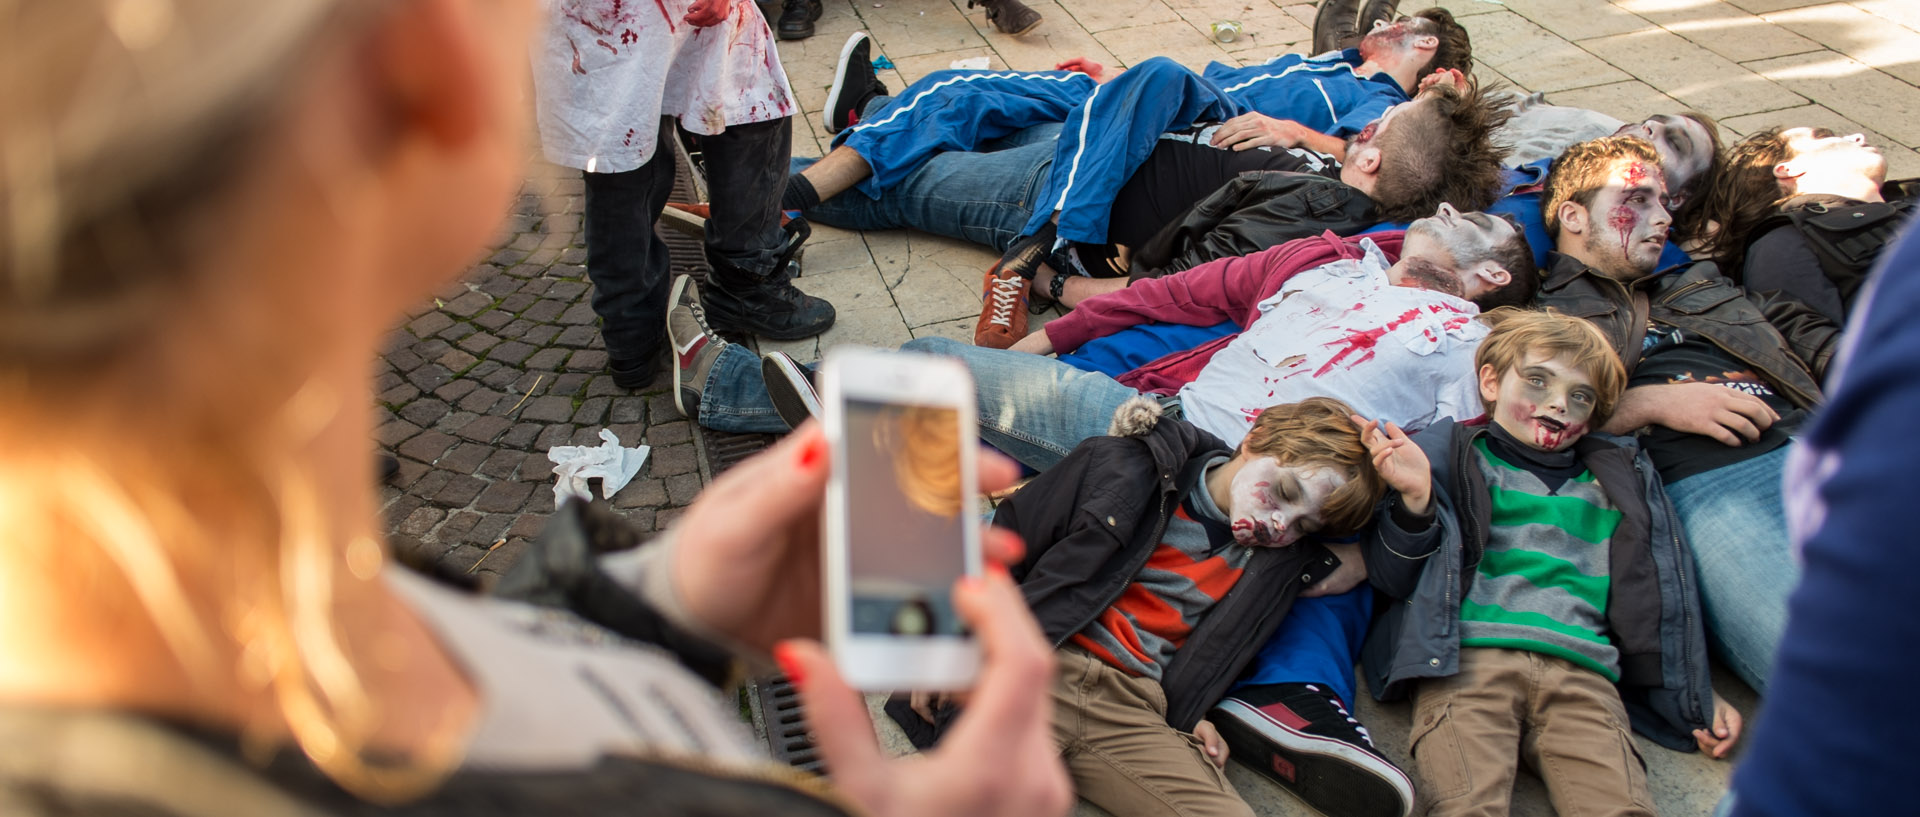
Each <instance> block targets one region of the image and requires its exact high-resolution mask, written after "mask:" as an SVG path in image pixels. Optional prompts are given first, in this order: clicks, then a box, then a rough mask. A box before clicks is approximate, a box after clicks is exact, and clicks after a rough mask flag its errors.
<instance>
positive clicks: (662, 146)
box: [580, 118, 793, 362]
mask: <svg viewBox="0 0 1920 817" xmlns="http://www.w3.org/2000/svg"><path fill="white" fill-rule="evenodd" d="M677 127H678V123H676V122H675V121H674V120H673V119H672V118H663V119H661V120H660V141H659V144H658V145H656V146H655V148H654V152H653V160H652V161H649V162H647V163H646V164H644V165H641V166H640V167H638V168H635V169H633V170H629V171H626V172H624V173H585V172H583V173H581V174H580V175H581V178H583V179H585V181H586V188H587V191H586V202H585V204H586V214H585V218H584V222H585V227H586V243H587V277H588V278H591V279H593V311H594V313H595V314H598V315H599V316H600V324H601V326H600V335H601V337H603V338H605V339H606V342H607V354H608V355H609V356H610V357H612V358H614V359H615V360H616V361H621V362H639V361H648V360H652V359H653V357H654V355H656V354H658V352H659V350H660V347H661V340H662V338H664V337H665V336H666V327H667V308H668V304H667V290H668V286H669V284H670V283H671V282H670V281H669V277H670V276H669V274H668V266H667V262H668V257H667V247H666V245H665V244H664V243H662V242H661V241H660V238H659V237H658V236H656V235H654V233H653V224H654V222H655V221H656V220H658V219H659V218H660V211H661V210H662V209H663V208H665V207H666V205H667V198H668V197H669V196H670V195H671V194H672V193H673V173H674V161H673V139H674V138H675V136H676V134H675V129H676V128H677ZM792 144H793V120H792V119H791V118H784V119H777V120H774V121H771V122H754V123H750V124H745V125H733V126H730V127H728V128H727V129H726V131H725V132H723V133H720V134H716V135H714V136H702V137H700V149H701V151H702V152H703V153H704V154H705V155H706V165H707V191H708V195H709V196H710V197H711V198H712V199H713V201H712V202H711V204H712V206H713V210H712V218H710V219H709V220H708V221H707V236H706V244H707V252H708V253H709V254H711V255H713V256H716V257H718V258H720V259H722V260H724V261H726V262H728V263H731V264H733V265H734V266H737V267H739V268H741V269H744V270H747V271H749V272H751V273H753V274H755V275H757V276H760V277H762V278H773V277H774V276H783V275H786V270H783V269H775V262H777V261H778V260H779V257H780V252H781V250H782V248H783V247H784V246H785V244H786V233H785V232H784V231H782V230H781V229H780V194H781V192H782V191H783V190H784V189H785V187H786V178H787V159H788V156H789V154H790V152H791V150H792Z"/></svg>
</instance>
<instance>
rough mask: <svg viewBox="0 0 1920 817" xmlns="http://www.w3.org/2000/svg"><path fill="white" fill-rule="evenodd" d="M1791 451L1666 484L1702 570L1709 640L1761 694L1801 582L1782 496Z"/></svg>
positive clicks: (1755, 458)
mask: <svg viewBox="0 0 1920 817" xmlns="http://www.w3.org/2000/svg"><path fill="white" fill-rule="evenodd" d="M1791 446H1792V443H1789V444H1787V445H1783V446H1781V447H1779V448H1777V449H1774V450H1773V451H1770V452H1767V453H1766V454H1762V455H1760V456H1758V457H1754V458H1753V459H1750V460H1746V461H1744V462H1737V463H1734V464H1733V465H1729V466H1726V467H1723V468H1716V469H1714V470H1712V471H1708V472H1706V473H1703V474H1695V475H1693V476H1690V477H1687V478H1686V479H1683V480H1680V481H1679V482H1676V483H1673V484H1672V485H1668V486H1667V496H1668V497H1669V498H1671V499H1672V500H1673V509H1674V511H1675V512H1676V513H1678V514H1679V515H1680V524H1681V526H1682V527H1684V528H1685V529H1686V531H1687V541H1688V542H1689V543H1690V544H1691V545H1693V561H1694V564H1696V565H1698V566H1699V568H1700V598H1701V602H1702V603H1703V604H1704V605H1705V606H1706V608H1707V635H1708V636H1709V638H1710V639H1711V640H1712V641H1713V643H1714V645H1715V646H1716V647H1717V648H1718V649H1719V651H1720V655H1721V657H1722V658H1724V659H1725V660H1726V662H1727V664H1728V666H1730V667H1732V668H1733V671H1734V672H1735V673H1736V674H1738V675H1739V676H1740V678H1741V679H1742V680H1744V681H1746V682H1747V683H1748V684H1750V685H1752V686H1753V688H1754V690H1755V691H1758V692H1760V693H1761V694H1765V693H1766V691H1767V673H1768V672H1770V671H1771V670H1772V669H1773V656H1774V653H1775V651H1777V650H1778V649H1779V647H1780V635H1781V633H1782V632H1784V631H1785V630H1786V626H1787V596H1788V594H1790V593H1792V592H1793V587H1794V585H1796V584H1798V583H1799V582H1800V564H1799V562H1798V561H1797V560H1795V558H1794V556H1793V553H1792V552H1791V545H1789V544H1788V542H1787V516H1786V510H1785V507H1784V505H1783V502H1782V500H1781V495H1780V475H1781V468H1782V467H1783V466H1784V465H1785V464H1786V461H1787V449H1788V448H1789V447H1791Z"/></svg>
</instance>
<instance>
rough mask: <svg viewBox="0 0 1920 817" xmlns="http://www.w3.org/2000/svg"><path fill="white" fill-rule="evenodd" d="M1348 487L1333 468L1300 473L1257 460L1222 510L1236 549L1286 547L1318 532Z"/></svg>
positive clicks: (1235, 482)
mask: <svg viewBox="0 0 1920 817" xmlns="http://www.w3.org/2000/svg"><path fill="white" fill-rule="evenodd" d="M1344 484H1346V478H1345V477H1343V476H1341V475H1340V474H1338V473H1336V472H1335V471H1334V470H1333V469H1331V468H1325V467H1321V468H1300V467H1295V466H1288V465H1281V464H1280V461H1279V460H1278V459H1275V458H1273V457H1258V458H1254V459H1251V460H1249V461H1247V462H1246V463H1245V464H1244V465H1242V466H1241V467H1240V470H1239V472H1238V473H1235V474H1234V476H1233V479H1232V480H1231V481H1230V483H1229V485H1228V489H1227V490H1228V492H1229V493H1230V497H1229V501H1228V502H1227V503H1225V507H1223V508H1222V510H1224V511H1226V513H1227V518H1228V520H1229V527H1230V528H1231V530H1232V531H1233V540H1234V542H1235V543H1237V544H1240V545H1246V546H1250V547H1286V546H1287V545H1291V544H1293V543H1294V542H1297V541H1299V540H1300V538H1301V537H1302V536H1305V535H1307V534H1309V533H1313V532H1314V531H1317V530H1319V528H1320V509H1321V508H1322V507H1324V506H1325V505H1326V502H1327V498H1328V497H1330V496H1332V495H1333V492H1334V491H1337V490H1339V489H1340V486H1341V485H1344Z"/></svg>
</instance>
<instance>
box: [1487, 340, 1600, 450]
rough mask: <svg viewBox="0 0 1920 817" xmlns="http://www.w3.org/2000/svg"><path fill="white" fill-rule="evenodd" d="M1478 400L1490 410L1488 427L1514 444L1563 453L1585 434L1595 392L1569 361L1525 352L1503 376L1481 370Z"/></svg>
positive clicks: (1590, 381)
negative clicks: (1496, 425)
mask: <svg viewBox="0 0 1920 817" xmlns="http://www.w3.org/2000/svg"><path fill="white" fill-rule="evenodd" d="M1480 396H1481V397H1482V398H1485V399H1486V400H1487V401H1488V402H1490V403H1491V404H1492V405H1493V410H1492V412H1491V413H1492V415H1493V421H1494V422H1496V423H1499V424H1500V427H1501V428H1503V429H1505V430H1506V432H1507V433H1508V434H1510V435H1512V436H1513V438H1514V439H1516V440H1519V441H1521V442H1523V443H1526V444H1527V445H1530V446H1533V447H1534V448H1537V449H1540V450H1541V451H1562V450H1565V449H1566V448H1567V447H1568V446H1571V445H1573V444H1574V442H1575V441H1577V440H1579V439H1580V438H1581V437H1582V436H1584V435H1585V434H1586V433H1587V431H1588V425H1589V422H1590V421H1591V420H1592V418H1593V409H1594V406H1595V405H1596V404H1597V402H1598V399H1599V390H1598V389H1596V388H1594V385H1593V378H1591V377H1588V376H1587V373H1586V372H1584V371H1582V370H1581V369H1580V368H1579V367H1577V366H1575V365H1574V363H1573V356H1572V355H1561V356H1559V357H1553V358H1549V357H1547V356H1546V355H1544V354H1541V353H1538V352H1529V353H1528V354H1527V357H1526V359H1525V360H1524V361H1523V362H1521V364H1520V365H1519V366H1518V367H1516V368H1514V369H1510V370H1508V371H1506V372H1504V373H1503V372H1496V371H1494V370H1493V367H1492V366H1482V367H1480Z"/></svg>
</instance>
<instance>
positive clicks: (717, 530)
mask: <svg viewBox="0 0 1920 817" xmlns="http://www.w3.org/2000/svg"><path fill="white" fill-rule="evenodd" d="M829 456H830V454H829V449H828V446H827V440H826V435H825V434H824V432H823V431H822V429H821V428H820V425H819V423H816V422H812V421H808V422H806V423H803V424H801V425H800V427H799V428H796V429H794V430H793V433H791V434H788V435H787V437H786V439H784V440H782V441H780V443H779V444H778V445H775V446H773V447H772V448H770V449H768V450H767V451H765V452H763V453H761V454H759V455H757V456H755V457H753V458H752V459H749V460H747V461H746V462H743V463H740V464H739V465H736V466H734V467H733V468H731V469H729V470H728V471H727V472H726V473H725V474H722V475H721V476H720V477H719V478H718V479H715V480H714V481H713V484H711V485H708V486H707V488H706V490H704V491H702V492H700V497H699V498H698V499H696V500H694V502H693V504H692V505H690V506H688V508H687V513H686V516H684V517H682V518H681V520H680V522H679V524H677V525H676V526H675V530H676V531H677V533H676V536H677V539H676V541H675V543H674V549H673V561H672V562H671V564H669V565H668V569H669V570H671V571H672V573H671V577H672V580H673V585H674V590H675V592H676V593H677V594H678V596H679V598H680V600H681V602H682V603H683V604H684V605H685V606H686V609H687V611H688V613H690V614H691V615H692V616H693V618H694V619H695V620H697V621H699V622H701V623H702V624H704V625H706V626H707V627H710V628H712V629H713V630H714V631H716V632H718V633H720V634H722V635H725V636H728V637H729V638H732V639H734V640H735V641H737V642H739V643H741V644H744V645H746V646H749V647H754V648H757V649H762V650H770V649H772V647H773V645H774V644H775V643H777V642H779V641H781V640H783V639H788V638H796V637H801V638H818V637H819V635H820V628H821V617H820V615H821V610H822V607H821V597H820V513H821V505H822V504H823V502H824V501H825V496H826V487H827V474H828V471H829V470H830V468H829V463H828V459H829ZM979 471H980V487H981V490H983V491H996V490H999V489H1001V488H1005V487H1007V486H1008V485H1012V484H1013V482H1014V480H1015V479H1017V478H1018V477H1019V474H1020V469H1019V466H1017V465H1015V464H1014V463H1013V461H1012V460H1009V459H1007V458H1006V457H1004V456H1001V455H999V454H996V453H993V452H990V451H982V452H980V468H979ZM981 548H982V550H983V551H984V555H985V556H986V558H987V559H989V560H993V561H998V562H1002V563H1005V562H1012V561H1018V560H1019V558H1020V553H1021V550H1022V548H1021V544H1020V540H1019V537H1017V536H1014V535H1013V534H1011V533H1009V532H1007V531H1003V530H999V529H997V528H988V529H987V533H986V535H983V536H982V537H981Z"/></svg>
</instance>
